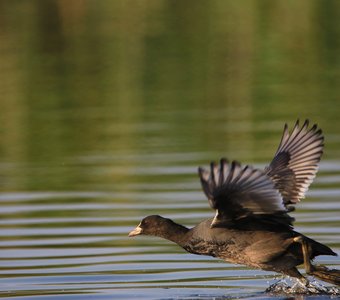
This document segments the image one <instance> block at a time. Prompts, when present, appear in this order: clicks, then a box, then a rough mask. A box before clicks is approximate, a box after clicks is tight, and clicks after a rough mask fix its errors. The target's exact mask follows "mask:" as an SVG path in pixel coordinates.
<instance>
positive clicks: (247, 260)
mask: <svg viewBox="0 0 340 300" xmlns="http://www.w3.org/2000/svg"><path fill="white" fill-rule="evenodd" d="M211 222H212V219H208V220H205V221H203V222H201V223H200V224H198V225H197V226H195V227H194V228H192V229H191V230H190V231H189V232H188V233H187V241H188V242H187V243H186V244H184V245H183V246H182V247H183V248H184V249H185V250H186V251H188V252H190V253H194V254H199V255H209V256H213V257H217V258H220V259H223V260H225V261H227V262H231V263H236V264H244V265H247V266H249V267H252V268H260V269H263V270H267V271H275V272H285V271H287V270H289V269H291V268H293V267H295V266H297V265H299V264H301V263H302V262H303V255H302V251H301V247H299V245H298V244H296V243H295V242H294V238H295V237H297V236H303V235H301V234H300V233H298V232H295V231H294V230H289V229H287V228H286V229H284V228H281V229H280V228H275V227H273V228H272V229H270V228H266V226H265V225H264V226H262V228H259V224H258V222H257V223H256V225H255V226H252V225H251V224H248V226H249V227H248V228H247V229H246V230H245V228H244V227H243V228H242V229H240V228H233V227H230V228H228V227H220V228H219V227H215V228H210V226H209V224H211ZM254 228H255V229H254ZM256 228H258V229H256ZM305 238H306V239H307V240H308V241H309V245H310V247H311V248H312V257H311V259H313V258H314V257H315V256H317V255H321V254H324V255H334V252H333V251H332V250H331V249H330V248H328V247H327V246H325V245H322V244H320V243H318V242H316V241H314V240H312V239H309V238H307V237H305Z"/></svg>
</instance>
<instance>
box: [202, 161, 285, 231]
mask: <svg viewBox="0 0 340 300" xmlns="http://www.w3.org/2000/svg"><path fill="white" fill-rule="evenodd" d="M198 170H199V176H200V179H201V183H202V187H203V191H204V193H205V194H206V196H207V197H208V199H209V204H210V206H211V207H212V208H213V209H215V210H216V215H215V218H214V220H213V222H212V224H211V226H212V227H217V226H222V225H226V224H232V223H233V222H235V221H236V220H240V219H242V218H246V217H249V216H254V215H259V214H261V215H277V216H279V215H280V216H281V215H286V208H285V207H284V205H283V201H282V196H281V195H280V193H279V191H278V190H277V189H275V187H274V183H273V182H272V180H271V179H270V178H269V177H268V176H267V175H266V174H265V173H264V172H263V171H260V170H258V169H254V168H252V167H251V166H246V167H244V168H242V167H241V165H240V164H239V163H238V162H236V161H233V162H232V163H231V164H230V163H228V161H227V160H226V159H222V160H221V162H220V165H219V166H218V165H217V164H215V163H211V166H210V171H208V170H205V169H203V168H201V167H200V168H199V169H198ZM286 216H287V218H289V221H288V223H289V222H290V221H291V218H290V217H289V216H288V215H286ZM274 217H275V216H274ZM287 220H288V219H287Z"/></svg>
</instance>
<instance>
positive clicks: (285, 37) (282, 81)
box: [0, 0, 340, 191]
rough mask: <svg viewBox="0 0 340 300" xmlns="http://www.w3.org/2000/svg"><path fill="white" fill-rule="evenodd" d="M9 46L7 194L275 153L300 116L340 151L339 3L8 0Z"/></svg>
mask: <svg viewBox="0 0 340 300" xmlns="http://www.w3.org/2000/svg"><path fill="white" fill-rule="evenodd" d="M0 53H1V54H0V68H1V72H0V103H1V106H0V107H1V109H0V136H1V139H0V188H1V190H2V191H13V190H19V191H20V190H33V191H34V190H87V189H101V190H110V189H114V190H116V189H117V187H119V188H122V186H123V185H124V182H130V183H131V182H136V181H138V180H139V179H138V178H136V176H135V174H136V173H138V172H139V171H136V168H138V166H139V167H142V166H145V165H148V166H155V165H157V163H158V162H159V161H160V160H161V161H162V162H165V161H167V157H169V156H170V154H171V153H172V154H176V153H179V154H181V155H184V156H185V155H187V156H186V157H192V159H191V162H190V164H191V163H192V164H194V165H196V163H197V164H198V163H206V162H207V161H208V160H210V159H213V158H216V159H218V158H219V157H220V156H222V155H223V156H228V157H229V158H231V159H238V160H241V161H245V162H246V163H254V162H256V163H263V162H266V161H269V160H270V158H271V157H272V155H273V153H274V151H275V150H276V146H277V144H278V142H279V138H280V134H281V130H282V126H283V124H284V123H285V122H289V124H291V126H292V125H293V123H294V122H295V120H296V119H297V118H301V119H304V118H310V119H311V121H312V122H317V123H318V124H320V126H321V127H322V128H323V129H324V131H325V132H326V145H327V146H326V152H325V159H326V160H327V159H328V160H336V159H337V160H339V157H340V150H339V149H340V118H339V113H340V55H339V53H340V1H336V0H334V1H322V0H317V1H316V0H302V1H269V0H263V1H250V0H249V1H248V0H245V1H226V0H212V1H197V0H195V1H171V0H139V1H135V0H133V1H132V0H114V1H105V0H102V1H91V0H72V1H69V0H40V1H39V0H32V1H20V0H11V1H6V0H1V1H0ZM196 154H197V155H196ZM157 155H158V156H157ZM159 155H164V156H159ZM150 157H151V159H150ZM152 157H153V159H152ZM146 158H147V159H148V160H146ZM193 161H195V162H193ZM185 163H188V162H187V159H184V164H185ZM169 164H171V161H169ZM134 176H135V177H134ZM139 176H140V175H139ZM193 176H194V175H193ZM137 177H138V176H137Z"/></svg>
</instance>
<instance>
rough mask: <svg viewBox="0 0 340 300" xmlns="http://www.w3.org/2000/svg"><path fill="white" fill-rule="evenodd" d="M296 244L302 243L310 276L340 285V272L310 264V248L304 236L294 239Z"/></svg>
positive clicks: (306, 267) (306, 268) (305, 263)
mask: <svg viewBox="0 0 340 300" xmlns="http://www.w3.org/2000/svg"><path fill="white" fill-rule="evenodd" d="M294 242H297V243H300V244H301V246H302V254H303V262H304V265H305V270H306V273H307V274H308V275H313V276H315V277H318V278H320V279H321V280H323V281H326V282H330V283H332V284H336V285H340V270H336V269H328V268H327V267H325V266H315V265H312V264H311V262H310V256H311V255H310V248H309V247H308V244H307V242H306V240H305V239H304V238H303V237H302V236H298V237H295V238H294Z"/></svg>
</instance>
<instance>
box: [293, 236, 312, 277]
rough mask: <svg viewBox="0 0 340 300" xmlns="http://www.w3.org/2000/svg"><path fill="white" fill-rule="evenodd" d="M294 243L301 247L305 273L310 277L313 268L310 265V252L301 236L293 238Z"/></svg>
mask: <svg viewBox="0 0 340 300" xmlns="http://www.w3.org/2000/svg"><path fill="white" fill-rule="evenodd" d="M294 242H297V243H300V244H301V246H302V254H303V263H304V265H305V270H306V273H307V274H309V275H312V273H313V271H314V270H315V267H314V266H313V265H312V264H311V263H310V251H309V249H308V244H307V242H306V240H305V239H304V238H303V237H302V236H297V237H295V238H294Z"/></svg>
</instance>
